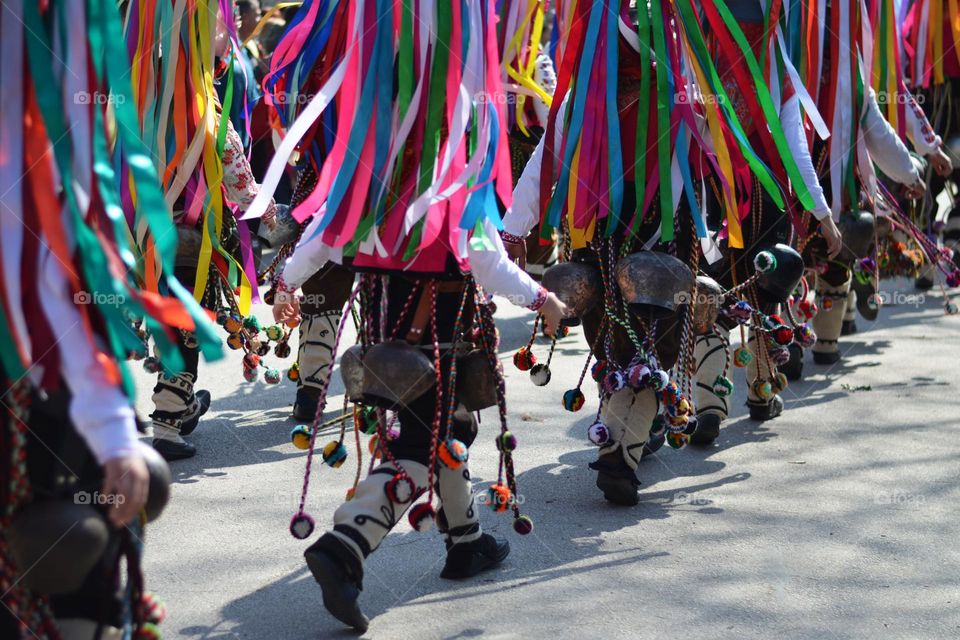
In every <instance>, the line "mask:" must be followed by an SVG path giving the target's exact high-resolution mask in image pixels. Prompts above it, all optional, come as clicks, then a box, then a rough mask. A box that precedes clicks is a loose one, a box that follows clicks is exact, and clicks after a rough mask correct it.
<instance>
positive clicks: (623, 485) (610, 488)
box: [590, 451, 640, 507]
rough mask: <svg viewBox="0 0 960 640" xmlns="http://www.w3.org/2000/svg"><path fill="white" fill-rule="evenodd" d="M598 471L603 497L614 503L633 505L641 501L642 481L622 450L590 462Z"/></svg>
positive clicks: (598, 482)
mask: <svg viewBox="0 0 960 640" xmlns="http://www.w3.org/2000/svg"><path fill="white" fill-rule="evenodd" d="M590 468H591V469H593V470H594V471H596V472H597V488H598V489H600V491H603V497H604V498H606V499H607V501H609V502H612V503H613V504H619V505H623V506H626V507H632V506H634V505H636V504H638V503H639V502H640V496H639V495H638V494H637V487H639V486H640V481H639V480H637V474H636V473H634V471H633V469H631V468H630V467H629V466H627V463H626V462H624V461H623V458H622V457H621V456H620V452H618V451H615V452H613V453H607V454H604V455H602V456H600V458H599V459H598V460H597V461H596V462H591V463H590Z"/></svg>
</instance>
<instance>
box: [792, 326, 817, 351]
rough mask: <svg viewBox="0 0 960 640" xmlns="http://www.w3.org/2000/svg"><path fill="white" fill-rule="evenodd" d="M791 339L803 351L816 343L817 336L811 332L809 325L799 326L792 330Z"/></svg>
mask: <svg viewBox="0 0 960 640" xmlns="http://www.w3.org/2000/svg"><path fill="white" fill-rule="evenodd" d="M793 339H794V340H795V341H796V343H797V344H799V345H800V346H801V347H803V348H804V349H809V348H810V347H812V346H813V345H814V343H816V341H817V334H816V333H814V332H813V329H811V328H810V326H809V325H806V324H801V325H800V326H798V327H797V328H796V329H794V330H793Z"/></svg>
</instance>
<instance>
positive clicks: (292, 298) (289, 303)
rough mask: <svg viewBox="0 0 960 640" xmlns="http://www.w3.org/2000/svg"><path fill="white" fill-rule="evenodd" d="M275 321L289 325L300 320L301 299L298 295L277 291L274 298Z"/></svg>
mask: <svg viewBox="0 0 960 640" xmlns="http://www.w3.org/2000/svg"><path fill="white" fill-rule="evenodd" d="M273 319H274V320H276V321H277V322H281V323H287V322H289V321H291V320H299V319H300V298H299V297H297V295H296V294H293V293H288V292H286V291H277V292H276V294H274V297H273Z"/></svg>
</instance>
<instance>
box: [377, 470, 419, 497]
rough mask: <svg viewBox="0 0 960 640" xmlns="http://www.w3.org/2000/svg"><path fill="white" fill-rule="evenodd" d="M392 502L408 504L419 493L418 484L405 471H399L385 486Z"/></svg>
mask: <svg viewBox="0 0 960 640" xmlns="http://www.w3.org/2000/svg"><path fill="white" fill-rule="evenodd" d="M384 491H386V492H387V498H388V499H389V500H390V502H395V503H397V504H407V503H408V502H410V501H411V500H413V499H414V498H415V497H416V495H417V485H415V484H414V483H413V480H411V479H410V477H409V476H407V475H406V474H404V473H397V474H396V475H394V476H393V477H392V478H390V481H389V482H387V485H386V486H385V487H384Z"/></svg>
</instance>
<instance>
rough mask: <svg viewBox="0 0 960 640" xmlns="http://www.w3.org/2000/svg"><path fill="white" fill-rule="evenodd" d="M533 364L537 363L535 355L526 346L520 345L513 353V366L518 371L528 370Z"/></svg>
mask: <svg viewBox="0 0 960 640" xmlns="http://www.w3.org/2000/svg"><path fill="white" fill-rule="evenodd" d="M535 364H537V357H536V356H535V355H533V352H532V351H530V349H528V348H527V347H520V348H519V349H517V352H516V353H515V354H513V366H515V367H516V368H517V369H519V370H520V371H530V369H532V368H533V365H535Z"/></svg>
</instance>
